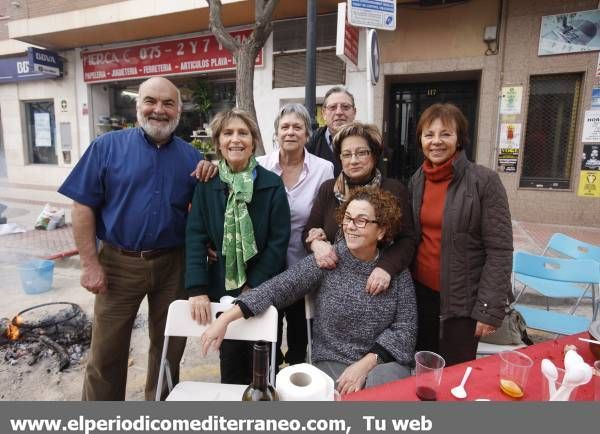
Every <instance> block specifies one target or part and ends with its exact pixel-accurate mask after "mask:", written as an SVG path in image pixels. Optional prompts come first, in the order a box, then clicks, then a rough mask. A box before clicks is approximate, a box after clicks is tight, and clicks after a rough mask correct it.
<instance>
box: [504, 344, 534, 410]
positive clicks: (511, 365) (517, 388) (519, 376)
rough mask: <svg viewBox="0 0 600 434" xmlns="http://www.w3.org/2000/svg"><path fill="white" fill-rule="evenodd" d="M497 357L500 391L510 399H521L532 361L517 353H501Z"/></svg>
mask: <svg viewBox="0 0 600 434" xmlns="http://www.w3.org/2000/svg"><path fill="white" fill-rule="evenodd" d="M499 355H500V390H502V392H504V393H505V394H506V395H508V396H510V397H511V398H516V399H521V398H522V397H523V395H525V386H526V385H527V377H529V371H530V370H531V367H532V366H533V360H531V358H530V357H529V356H526V355H525V354H523V353H520V352H519V351H502V352H501V353H500V354H499Z"/></svg>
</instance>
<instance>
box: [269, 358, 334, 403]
mask: <svg viewBox="0 0 600 434" xmlns="http://www.w3.org/2000/svg"><path fill="white" fill-rule="evenodd" d="M276 384H277V394H278V395H279V399H280V400H281V401H333V400H334V387H335V384H334V381H333V379H332V378H331V377H330V376H329V375H327V374H326V373H325V372H323V371H321V370H320V369H318V368H315V367H314V366H312V365H309V364H308V363H300V364H298V365H292V366H288V367H286V368H283V369H282V370H281V371H279V374H277V381H276Z"/></svg>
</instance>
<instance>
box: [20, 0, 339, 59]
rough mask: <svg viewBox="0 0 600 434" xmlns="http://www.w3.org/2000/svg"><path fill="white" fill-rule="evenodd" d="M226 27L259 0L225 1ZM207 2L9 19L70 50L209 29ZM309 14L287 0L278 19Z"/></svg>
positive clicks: (143, 2)
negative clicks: (255, 0)
mask: <svg viewBox="0 0 600 434" xmlns="http://www.w3.org/2000/svg"><path fill="white" fill-rule="evenodd" d="M222 3H223V9H222V17H223V24H224V25H225V27H234V26H241V25H245V24H248V23H252V22H254V1H247V0H222ZM337 3H338V1H337V0H320V1H319V2H318V13H320V14H321V13H327V12H333V11H336V10H337ZM208 11H209V10H208V4H207V2H206V1H204V0H179V1H156V2H148V1H147V0H130V1H123V2H119V3H112V4H108V5H103V6H97V7H93V8H87V9H79V10H74V11H71V12H64V13H58V14H52V15H45V16H40V17H34V18H27V19H22V20H15V21H11V22H9V23H8V32H9V37H10V38H11V39H16V40H19V41H22V42H26V43H29V44H33V45H37V46H41V47H46V48H48V49H52V50H66V49H71V48H77V47H88V46H94V45H104V44H114V43H120V42H127V41H138V40H143V39H152V38H159V37H165V36H172V35H181V34H186V33H194V32H200V31H204V30H206V29H208ZM305 15H306V2H304V1H298V0H282V1H281V2H280V4H279V5H278V6H277V9H276V10H275V13H274V19H285V18H293V17H300V16H305Z"/></svg>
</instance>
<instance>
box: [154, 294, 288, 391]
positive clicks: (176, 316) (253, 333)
mask: <svg viewBox="0 0 600 434" xmlns="http://www.w3.org/2000/svg"><path fill="white" fill-rule="evenodd" d="M232 307H233V305H232V304H223V303H211V317H212V321H214V320H215V319H216V317H217V316H218V315H219V314H220V313H222V312H225V311H227V310H229V309H231V308H232ZM206 327H207V326H202V325H200V324H198V323H197V322H196V321H194V320H193V319H192V315H191V313H190V306H189V302H188V301H186V300H176V301H174V302H173V303H171V304H170V306H169V312H168V315H167V324H166V326H165V341H164V345H163V351H162V356H161V359H160V372H159V375H158V384H157V387H156V400H157V401H159V400H160V395H161V391H162V385H163V381H164V379H165V377H166V379H167V386H168V389H169V396H168V397H167V399H166V400H167V401H240V400H241V398H242V394H243V393H244V390H245V389H246V387H248V385H247V384H220V383H205V382H198V381H182V382H180V383H178V384H177V385H175V387H173V381H172V378H171V372H170V369H169V363H168V361H167V349H168V346H169V338H170V337H171V336H182V337H183V336H185V337H199V336H201V335H202V333H204V330H206ZM225 339H236V340H244V341H258V340H263V341H267V342H271V366H270V378H271V384H272V385H273V386H274V385H275V343H276V342H277V309H275V308H274V307H273V306H271V307H269V308H268V309H267V310H266V311H265V312H263V313H262V314H260V315H257V316H254V317H251V318H248V319H239V320H236V321H234V322H232V323H231V324H229V326H228V327H227V332H226V333H225Z"/></svg>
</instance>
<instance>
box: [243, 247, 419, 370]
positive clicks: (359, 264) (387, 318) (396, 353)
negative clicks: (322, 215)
mask: <svg viewBox="0 0 600 434" xmlns="http://www.w3.org/2000/svg"><path fill="white" fill-rule="evenodd" d="M336 250H337V253H338V257H339V262H338V264H337V267H336V268H335V269H333V270H322V269H320V268H319V267H318V266H317V264H316V262H315V259H314V256H313V255H310V256H307V257H306V258H304V259H303V260H301V261H300V262H298V263H297V264H296V265H294V266H292V267H290V268H289V269H288V270H286V271H284V272H283V273H281V274H279V275H277V276H275V277H273V278H272V279H270V280H268V281H266V282H264V283H263V284H262V285H260V286H258V287H257V288H254V289H253V290H251V291H248V292H245V293H243V294H242V295H240V296H239V298H238V300H239V301H240V302H242V303H243V304H244V305H245V306H246V307H247V308H248V309H249V310H250V311H251V312H252V313H253V314H258V313H260V312H263V311H264V310H266V309H267V308H268V307H269V306H270V305H274V306H275V307H277V308H278V309H281V308H283V307H285V306H288V305H290V304H292V303H293V302H294V301H296V300H299V299H301V298H302V297H304V296H305V295H307V294H309V293H311V292H313V290H314V292H313V294H312V296H313V300H314V304H315V316H314V323H313V347H312V351H313V353H312V354H313V356H312V358H313V361H317V362H318V361H325V360H330V361H337V362H342V363H345V364H352V363H354V362H356V361H358V360H359V359H360V358H362V357H363V356H364V355H365V354H367V353H368V352H369V350H370V349H371V348H372V347H373V345H374V344H375V343H377V344H379V345H381V346H382V347H383V348H385V349H386V350H387V351H388V352H389V353H390V355H391V356H392V357H394V359H396V361H397V362H398V363H401V364H411V363H412V362H413V356H414V349H415V341H416V334H417V308H416V302H415V292H414V287H413V283H412V279H411V277H410V273H409V272H408V271H407V270H405V271H403V272H402V273H400V274H398V275H396V276H394V277H393V278H392V281H391V283H390V287H389V288H388V290H387V291H385V292H383V293H381V294H379V295H376V296H372V295H369V294H368V293H367V292H366V291H365V287H366V284H367V279H368V277H369V275H370V274H371V272H372V271H373V269H374V268H375V264H376V261H372V262H363V261H361V260H359V259H357V258H355V257H354V256H352V254H351V253H350V251H349V250H348V247H347V246H346V243H345V241H341V242H339V243H338V244H336Z"/></svg>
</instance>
